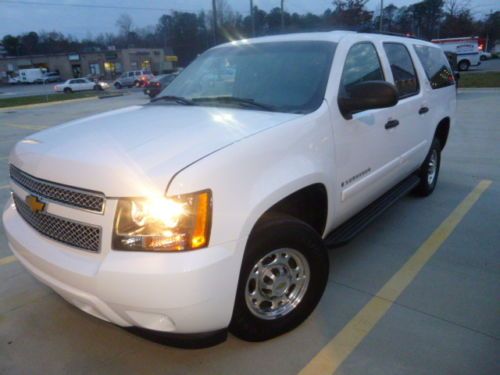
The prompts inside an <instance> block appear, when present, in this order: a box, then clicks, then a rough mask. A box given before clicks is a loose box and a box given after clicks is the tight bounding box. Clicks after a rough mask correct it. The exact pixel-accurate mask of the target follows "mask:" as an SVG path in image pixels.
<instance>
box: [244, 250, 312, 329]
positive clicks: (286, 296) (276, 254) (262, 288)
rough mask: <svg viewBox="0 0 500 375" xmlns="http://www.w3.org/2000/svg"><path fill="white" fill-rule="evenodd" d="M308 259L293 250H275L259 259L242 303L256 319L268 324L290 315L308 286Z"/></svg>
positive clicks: (248, 282) (248, 280)
mask: <svg viewBox="0 0 500 375" xmlns="http://www.w3.org/2000/svg"><path fill="white" fill-rule="evenodd" d="M309 278H310V271H309V263H308V262H307V259H306V258H305V257H304V255H302V254H301V253H300V252H299V251H297V250H295V249H289V248H284V249H277V250H273V251H271V252H270V253H268V254H266V255H265V256H264V257H262V258H261V259H260V260H259V261H258V262H257V263H256V264H255V265H254V266H253V268H252V270H251V271H250V275H249V276H248V279H247V282H246V288H245V301H246V304H247V307H248V308H249V310H250V311H251V312H252V314H254V315H255V316H257V317H259V318H262V319H266V320H271V319H276V318H279V317H281V316H284V315H286V314H288V313H290V312H291V311H292V310H293V309H295V308H296V307H297V305H298V304H299V303H300V301H301V300H302V298H303V297H304V295H305V293H306V291H307V287H308V285H309Z"/></svg>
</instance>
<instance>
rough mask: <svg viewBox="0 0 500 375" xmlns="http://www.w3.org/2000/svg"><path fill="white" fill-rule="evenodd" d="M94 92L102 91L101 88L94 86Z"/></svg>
mask: <svg viewBox="0 0 500 375" xmlns="http://www.w3.org/2000/svg"><path fill="white" fill-rule="evenodd" d="M94 90H95V91H102V87H101V85H95V86H94Z"/></svg>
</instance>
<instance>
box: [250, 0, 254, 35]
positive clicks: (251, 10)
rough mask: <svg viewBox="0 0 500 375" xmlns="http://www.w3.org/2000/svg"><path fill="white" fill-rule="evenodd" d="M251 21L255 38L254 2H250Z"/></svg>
mask: <svg viewBox="0 0 500 375" xmlns="http://www.w3.org/2000/svg"><path fill="white" fill-rule="evenodd" d="M250 19H251V20H252V36H255V17H254V13H253V0H250Z"/></svg>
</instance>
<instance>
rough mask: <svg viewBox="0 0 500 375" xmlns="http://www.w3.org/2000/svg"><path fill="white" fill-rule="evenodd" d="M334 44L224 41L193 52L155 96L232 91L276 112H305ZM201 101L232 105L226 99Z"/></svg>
mask: <svg viewBox="0 0 500 375" xmlns="http://www.w3.org/2000/svg"><path fill="white" fill-rule="evenodd" d="M335 47H336V45H335V44H334V43H331V42H319V41H305V42H272V43H256V44H247V45H243V46H240V45H238V46H224V47H219V48H215V49H212V50H210V51H207V52H205V53H204V54H202V55H201V56H199V57H198V58H197V59H196V60H195V61H194V62H193V63H192V64H191V65H190V66H188V67H187V68H186V69H185V70H184V71H183V72H182V73H181V74H180V75H179V76H178V77H177V78H176V79H175V80H174V81H173V82H172V83H171V84H170V85H169V86H168V87H167V88H166V89H165V90H163V91H162V93H161V94H160V96H165V95H171V96H181V97H184V98H187V99H196V100H197V101H198V100H199V101H198V103H202V104H203V105H205V103H203V100H200V99H201V98H212V99H213V98H216V97H234V98H241V99H246V100H251V101H254V102H256V103H260V104H263V105H266V106H269V107H270V108H273V110H275V111H278V112H293V113H309V112H312V111H314V110H316V109H317V108H318V107H319V106H320V105H321V102H322V101H323V98H324V95H325V89H326V84H327V81H328V74H329V71H330V66H331V62H332V59H333V54H334V51H335ZM206 105H215V106H233V105H235V104H234V102H232V101H222V100H221V101H220V102H218V101H209V100H207V103H206Z"/></svg>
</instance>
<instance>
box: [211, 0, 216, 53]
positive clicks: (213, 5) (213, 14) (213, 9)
mask: <svg viewBox="0 0 500 375" xmlns="http://www.w3.org/2000/svg"><path fill="white" fill-rule="evenodd" d="M215 2H216V0H212V18H213V20H212V28H213V29H214V30H213V31H214V45H217V5H216V4H215Z"/></svg>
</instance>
